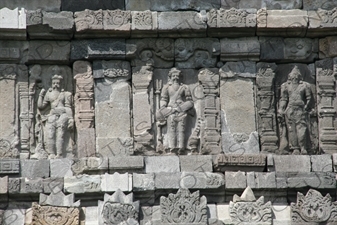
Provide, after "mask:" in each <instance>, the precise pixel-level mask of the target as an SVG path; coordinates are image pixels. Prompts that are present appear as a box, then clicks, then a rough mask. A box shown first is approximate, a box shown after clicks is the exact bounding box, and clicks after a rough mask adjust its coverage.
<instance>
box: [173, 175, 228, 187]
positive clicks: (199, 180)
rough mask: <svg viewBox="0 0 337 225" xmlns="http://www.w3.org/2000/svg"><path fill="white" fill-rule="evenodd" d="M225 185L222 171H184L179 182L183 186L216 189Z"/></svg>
mask: <svg viewBox="0 0 337 225" xmlns="http://www.w3.org/2000/svg"><path fill="white" fill-rule="evenodd" d="M224 185H225V176H224V175H223V174H221V173H210V172H182V173H181V178H180V182H179V186H180V187H181V188H187V189H216V188H219V187H223V186H224Z"/></svg>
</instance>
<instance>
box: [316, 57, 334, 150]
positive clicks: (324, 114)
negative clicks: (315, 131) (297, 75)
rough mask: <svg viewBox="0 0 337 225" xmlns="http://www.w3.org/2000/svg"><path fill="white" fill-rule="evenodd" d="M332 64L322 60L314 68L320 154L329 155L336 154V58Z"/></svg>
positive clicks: (329, 61) (328, 60)
mask: <svg viewBox="0 0 337 225" xmlns="http://www.w3.org/2000/svg"><path fill="white" fill-rule="evenodd" d="M333 63H334V65H332V62H331V60H330V59H327V60H322V61H319V62H318V63H317V68H316V73H317V81H316V82H317V102H318V106H317V107H318V116H319V117H318V118H319V119H318V123H319V131H320V132H319V142H320V143H319V146H320V150H321V151H322V152H325V153H331V154H332V153H337V128H336V120H337V117H336V109H337V99H336V74H337V73H336V72H337V69H336V65H337V59H336V58H335V59H334V62H333ZM333 66H334V68H333Z"/></svg>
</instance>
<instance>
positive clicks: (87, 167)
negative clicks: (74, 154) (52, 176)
mask: <svg viewBox="0 0 337 225" xmlns="http://www.w3.org/2000/svg"><path fill="white" fill-rule="evenodd" d="M71 168H72V171H73V173H74V174H81V173H84V172H90V171H108V169H109V160H108V158H106V157H88V158H81V159H75V160H74V162H73V164H72V167H71Z"/></svg>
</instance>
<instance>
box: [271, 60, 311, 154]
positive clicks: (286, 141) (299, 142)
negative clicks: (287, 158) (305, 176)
mask: <svg viewBox="0 0 337 225" xmlns="http://www.w3.org/2000/svg"><path fill="white" fill-rule="evenodd" d="M311 96H312V93H311V89H310V85H309V83H307V82H305V81H303V80H302V75H301V72H300V71H299V69H298V68H297V66H295V67H294V69H293V70H292V71H291V72H290V73H289V76H288V81H287V82H285V83H283V84H282V85H281V96H280V97H281V98H280V101H279V110H278V119H279V122H280V124H281V132H280V133H281V140H280V149H279V150H280V152H281V153H282V154H286V153H288V151H290V153H292V154H304V155H305V154H308V151H309V150H310V149H308V148H309V147H308V145H309V143H310V140H309V139H310V138H309V130H308V124H309V123H310V121H309V112H310V110H311V106H310V105H311V104H310V103H311Z"/></svg>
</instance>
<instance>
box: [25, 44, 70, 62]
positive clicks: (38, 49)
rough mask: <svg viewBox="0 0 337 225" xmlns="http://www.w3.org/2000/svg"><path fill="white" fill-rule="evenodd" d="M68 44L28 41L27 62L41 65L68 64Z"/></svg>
mask: <svg viewBox="0 0 337 225" xmlns="http://www.w3.org/2000/svg"><path fill="white" fill-rule="evenodd" d="M69 55H70V42H68V41H30V42H29V55H28V61H29V62H30V63H41V64H50V63H58V64H68V63H69Z"/></svg>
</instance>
